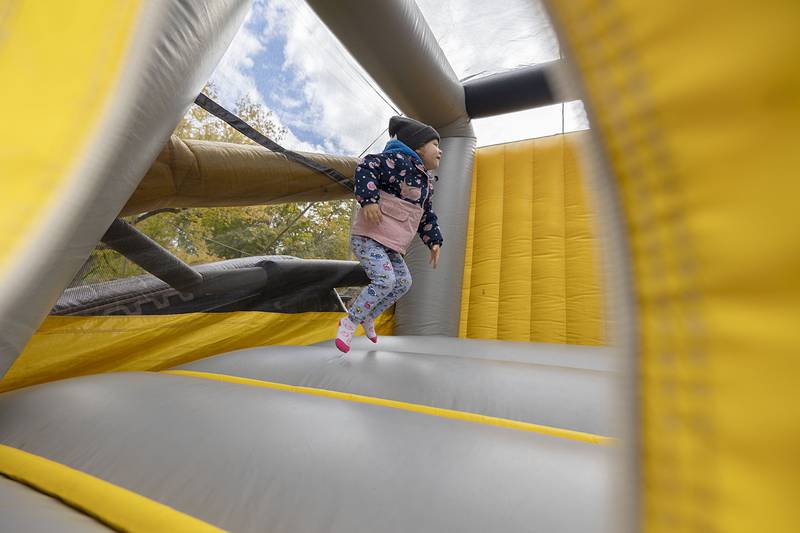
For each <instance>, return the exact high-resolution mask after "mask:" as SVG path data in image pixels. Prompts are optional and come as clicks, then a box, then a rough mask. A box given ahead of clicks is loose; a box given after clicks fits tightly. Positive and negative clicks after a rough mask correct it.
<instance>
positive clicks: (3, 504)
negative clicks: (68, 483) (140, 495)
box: [0, 476, 111, 533]
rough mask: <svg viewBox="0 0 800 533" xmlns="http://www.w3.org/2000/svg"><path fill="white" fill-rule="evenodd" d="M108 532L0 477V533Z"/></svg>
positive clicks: (82, 516)
mask: <svg viewBox="0 0 800 533" xmlns="http://www.w3.org/2000/svg"><path fill="white" fill-rule="evenodd" d="M103 531H105V532H108V531H111V530H110V529H108V528H107V527H105V526H104V525H102V524H101V523H100V522H97V521H95V520H94V519H93V518H90V517H88V516H86V515H84V514H82V513H79V512H78V511H75V510H73V509H72V508H71V507H68V506H66V505H64V504H63V503H61V502H60V501H58V500H56V499H54V498H51V497H50V496H46V495H44V494H41V493H39V492H36V491H35V490H33V489H31V488H29V487H27V486H25V485H22V484H21V483H17V482H16V481H12V480H10V479H8V478H5V477H3V476H0V532H2V533H54V532H58V533H78V532H81V533H82V532H103Z"/></svg>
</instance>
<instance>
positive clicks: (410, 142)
mask: <svg viewBox="0 0 800 533" xmlns="http://www.w3.org/2000/svg"><path fill="white" fill-rule="evenodd" d="M389 135H390V136H392V137H397V140H399V141H400V142H402V143H404V144H405V145H406V146H408V147H409V148H411V149H412V150H416V149H417V148H420V147H422V146H424V145H425V143H427V142H428V141H432V140H434V139H439V132H437V131H436V130H435V129H433V128H432V127H431V126H428V125H427V124H424V123H422V122H420V121H419V120H414V119H413V118H408V117H399V116H394V117H392V118H391V119H389Z"/></svg>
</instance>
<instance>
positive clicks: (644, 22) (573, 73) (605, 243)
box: [0, 0, 800, 532]
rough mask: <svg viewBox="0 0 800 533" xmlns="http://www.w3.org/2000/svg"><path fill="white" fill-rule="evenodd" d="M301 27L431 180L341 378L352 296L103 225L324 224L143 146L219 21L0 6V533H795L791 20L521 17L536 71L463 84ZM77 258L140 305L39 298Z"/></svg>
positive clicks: (421, 37)
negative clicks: (439, 245) (496, 128)
mask: <svg viewBox="0 0 800 533" xmlns="http://www.w3.org/2000/svg"><path fill="white" fill-rule="evenodd" d="M308 4H309V5H310V6H311V8H312V9H313V10H314V11H315V12H316V13H317V14H318V15H319V18H320V19H321V21H322V23H324V24H325V25H326V26H327V27H328V28H330V30H331V31H332V32H333V33H334V34H335V35H336V36H337V38H338V39H339V40H340V42H341V43H342V44H343V45H344V46H345V47H346V48H347V50H349V52H350V53H351V54H352V56H353V57H354V58H355V59H356V60H357V61H358V62H359V64H360V65H361V66H363V68H364V69H365V70H366V71H367V72H368V73H369V75H370V76H371V77H372V78H373V79H374V80H375V81H376V82H377V83H378V84H379V85H380V87H381V88H382V90H383V91H384V92H385V94H386V95H388V96H389V97H390V98H391V100H392V101H393V102H394V103H396V104H397V105H398V106H399V108H400V109H401V110H402V111H403V112H404V113H405V114H407V115H409V116H413V117H415V118H418V119H420V120H423V121H425V122H428V123H431V124H433V125H434V126H435V127H436V128H437V129H438V130H439V131H440V133H441V134H442V146H443V148H444V150H445V152H446V154H447V158H446V159H445V160H444V164H443V167H442V168H441V169H440V171H439V172H440V176H441V178H442V179H441V182H440V183H441V185H440V188H439V190H438V191H437V194H438V198H437V202H438V203H437V212H438V213H439V217H440V219H441V220H442V223H443V230H444V233H445V234H446V235H447V244H446V246H445V247H444V248H443V250H442V252H443V256H442V259H441V264H440V268H441V270H440V271H437V272H435V273H434V272H433V271H431V270H430V268H429V267H428V265H427V263H426V260H425V259H426V258H425V256H424V253H422V252H423V251H424V250H421V249H419V248H412V249H411V250H410V252H409V254H408V256H407V260H408V262H409V264H410V266H411V269H412V271H413V272H414V275H415V277H414V288H413V289H412V291H411V292H410V293H409V295H408V296H407V297H406V298H404V299H403V300H401V302H399V303H398V305H397V308H396V310H395V311H394V314H393V315H392V316H390V317H387V318H386V319H385V320H384V321H383V322H382V324H381V332H382V338H381V340H380V344H379V345H378V347H375V346H373V345H368V344H367V343H365V342H364V339H363V338H359V339H357V340H356V342H355V344H354V349H353V350H352V351H351V353H350V354H348V355H347V356H346V357H342V356H340V355H339V354H338V353H337V352H335V351H334V350H333V348H332V343H331V342H330V340H329V339H330V336H331V335H332V332H333V327H334V325H335V323H336V320H337V318H338V317H339V316H341V315H340V307H339V305H340V301H337V300H338V298H337V293H336V292H335V290H334V289H335V288H336V287H342V286H351V285H358V284H363V283H364V281H365V278H364V274H363V272H362V271H360V269H359V268H358V267H357V266H355V265H354V264H352V263H350V262H335V261H334V262H331V261H316V262H314V261H311V262H306V261H302V260H296V259H292V258H285V257H252V258H243V259H239V260H233V261H229V262H223V263H216V264H209V265H202V266H198V267H196V268H195V267H189V266H188V265H185V264H183V263H182V262H181V261H180V260H178V259H177V258H174V257H172V256H170V255H169V254H166V255H165V252H164V251H163V250H159V249H158V247H157V246H156V247H154V246H153V244H152V242H151V241H150V240H149V238H148V237H146V236H144V235H142V234H140V233H138V232H137V230H136V229H135V228H133V227H131V226H129V225H126V224H124V223H123V222H121V221H119V220H116V219H117V217H118V216H120V215H127V214H137V213H141V212H142V211H145V210H152V209H159V208H165V207H185V206H223V205H247V204H251V203H252V204H255V203H261V204H263V203H281V202H286V201H309V200H314V201H316V200H331V199H340V198H343V197H345V195H346V191H344V192H343V190H342V188H341V187H339V186H338V185H336V184H331V182H329V181H326V179H325V178H324V177H320V175H319V174H318V173H315V172H312V171H309V170H308V169H306V168H304V167H302V166H301V165H298V164H296V163H291V162H289V161H288V160H287V159H286V158H285V157H283V156H282V155H280V154H275V153H270V152H267V151H266V150H263V149H261V148H260V147H250V146H230V145H222V144H215V143H195V142H193V141H183V140H180V139H177V138H171V137H170V133H171V132H172V131H173V129H174V127H175V125H176V124H177V122H178V121H179V119H180V117H181V116H183V114H184V113H185V111H186V110H187V109H188V107H189V106H190V105H191V104H192V102H193V100H194V98H195V97H196V96H197V94H198V93H199V92H200V91H201V89H202V87H203V85H204V83H205V82H206V80H207V79H208V77H209V76H210V74H211V72H212V70H213V68H214V66H215V65H216V64H217V63H218V61H219V60H220V58H221V56H222V54H223V52H224V51H225V49H226V47H227V46H228V45H229V44H230V42H231V40H232V39H233V36H234V34H235V32H236V31H237V28H238V27H239V26H240V25H241V24H242V21H243V20H244V18H245V16H246V14H247V10H248V2H246V1H244V0H219V1H217V2H214V3H202V4H201V3H194V2H188V1H181V0H165V1H152V2H151V1H143V0H142V1H137V0H130V1H127V2H121V3H114V4H109V3H103V2H94V3H93V2H85V3H77V4H74V5H72V4H66V3H63V4H59V3H41V2H39V3H36V2H20V3H13V4H10V5H9V6H6V7H4V8H0V35H2V40H0V74H2V79H3V80H7V81H6V90H7V93H6V98H5V101H6V112H7V116H9V117H10V120H7V121H6V123H7V125H9V124H11V125H13V127H6V128H4V129H3V132H2V133H0V141H2V142H1V143H0V146H2V147H3V148H2V149H0V165H1V166H0V173H2V195H0V205H2V209H0V376H3V377H2V380H0V392H2V393H1V394H0V474H1V475H0V503H2V508H3V510H2V513H1V514H0V530H3V531H95V530H97V531H105V530H109V529H110V530H123V531H218V530H229V531H265V530H266V531H336V532H339V531H342V532H343V531H348V532H350V531H476V532H478V531H481V532H482V531H504V532H505V531H509V532H511V531H564V532H568V531H607V532H625V531H631V532H632V531H648V532H660V531H671V532H673V531H681V532H683V531H685V532H696V531H734V532H736V531H741V532H745V531H759V530H769V531H786V532H789V531H795V530H796V529H797V526H798V523H800V516H798V512H797V510H796V505H795V501H794V500H795V498H794V495H795V494H796V486H797V481H798V475H797V473H798V471H800V464H798V461H799V460H798V454H797V453H796V452H797V447H798V444H800V411H798V409H797V407H795V406H796V404H797V402H796V401H795V396H796V389H797V377H796V375H797V370H798V366H799V365H800V364H799V363H798V358H797V346H798V345H799V344H800V334H799V333H798V327H797V325H798V324H800V311H798V310H799V309H800V305H799V304H800V277H799V276H798V275H797V273H798V271H800V244H799V243H800V224H798V223H797V215H796V202H797V198H798V197H800V185H798V183H800V182H798V180H797V179H796V178H795V175H796V170H795V169H797V168H798V167H800V155H798V151H797V150H796V145H797V141H798V135H797V133H796V125H797V123H798V120H799V119H800V98H798V92H797V88H798V87H800V73H799V72H800V71H798V69H797V68H795V66H794V64H793V63H792V58H793V57H794V56H795V55H796V52H797V51H798V50H799V49H800V34H798V33H797V31H796V26H797V21H798V20H800V7H798V4H797V3H796V2H775V3H773V4H771V5H770V6H762V5H757V4H755V3H750V4H746V5H745V4H742V5H735V6H730V5H727V4H726V6H724V9H722V8H720V6H717V5H715V4H714V3H706V4H697V3H696V2H694V3H689V2H686V1H684V0H679V1H676V2H670V3H664V4H663V5H654V4H653V3H651V2H643V1H637V0H612V1H609V2H605V3H603V4H601V5H598V4H597V3H595V2H584V1H574V0H570V1H564V0H548V1H547V2H546V6H547V8H548V12H549V14H550V17H551V18H552V21H553V24H554V26H555V27H556V30H557V33H558V36H559V39H560V43H561V46H562V48H563V49H564V51H565V54H564V55H565V59H563V60H560V61H557V62H553V63H550V64H545V65H540V66H537V67H535V68H525V69H520V70H518V71H512V72H509V73H504V74H501V75H497V76H491V77H487V78H483V79H479V80H473V81H469V82H466V83H462V82H461V81H459V80H458V78H457V77H456V75H455V73H454V72H453V69H452V68H451V67H450V65H449V63H448V60H447V58H446V57H445V55H444V53H443V52H442V50H441V48H440V46H439V43H438V42H437V40H436V38H435V37H434V35H433V32H432V31H431V30H430V28H429V27H428V25H427V23H426V21H425V18H424V17H423V16H422V14H421V12H420V10H419V8H418V6H417V5H416V3H415V2H413V1H412V0H397V1H393V2H379V3H376V2H366V1H364V0H343V1H340V2H326V1H322V0H309V1H308ZM709 21H713V22H709ZM31 36H35V38H33V39H32V38H31ZM393 59H394V60H397V62H402V63H403V65H404V68H405V69H406V70H398V69H387V68H386V64H387V63H386V62H387V60H390V61H391V60H393ZM576 95H577V96H579V97H580V98H581V99H582V100H583V101H584V103H585V106H586V108H587V110H588V113H589V116H590V119H591V124H592V129H591V130H590V131H588V132H580V133H572V134H562V135H558V136H554V137H549V138H541V139H533V140H529V141H521V142H515V143H509V144H505V145H499V146H492V147H484V148H480V149H476V137H475V133H474V130H473V128H472V124H471V120H472V119H473V118H477V117H483V116H492V115H498V114H501V113H506V112H509V111H513V110H518V109H525V108H530V107H535V106H540V105H545V104H549V103H553V102H561V101H564V100H565V99H572V98H575V97H576ZM11 103H13V105H11ZM43 123H47V124H48V127H47V128H46V129H45V128H42V127H41V126H40V125H41V124H43ZM304 156H305V157H306V158H307V159H308V160H311V161H313V162H314V163H315V164H317V165H322V166H324V167H326V168H332V169H335V170H336V171H337V172H339V173H341V174H348V173H351V172H352V169H353V168H354V165H355V163H356V161H355V159H354V158H347V157H334V156H330V155H326V154H304ZM512 185H513V188H512ZM101 240H102V241H103V242H104V243H105V245H106V246H108V247H111V248H114V249H119V250H121V251H123V252H125V253H129V254H131V257H134V258H135V261H136V262H137V263H139V264H141V265H143V266H144V265H148V266H150V267H152V270H151V272H152V273H153V274H154V275H145V276H138V277H135V278H130V279H125V280H120V281H118V282H110V283H105V284H95V285H86V286H80V287H72V288H69V289H67V287H68V286H69V284H70V280H71V279H73V277H74V276H75V274H76V273H77V272H78V271H79V270H80V269H81V267H82V265H83V264H84V262H85V261H86V259H87V257H89V254H90V253H92V250H93V249H94V247H95V246H96V245H97V244H98V242H100V241H101ZM131 243H134V245H131ZM136 247H138V248H136ZM159 265H161V266H159ZM163 265H167V267H163ZM162 267H163V268H162ZM444 272H446V273H447V275H442V274H443V273H444ZM65 289H67V290H65ZM243 301H246V302H247V306H243V304H242V303H241V302H243ZM132 308H135V309H136V313H133V312H131V311H130V310H131V309H132ZM210 309H213V310H214V311H215V312H208V313H204V312H199V311H201V310H210ZM384 334H386V335H384Z"/></svg>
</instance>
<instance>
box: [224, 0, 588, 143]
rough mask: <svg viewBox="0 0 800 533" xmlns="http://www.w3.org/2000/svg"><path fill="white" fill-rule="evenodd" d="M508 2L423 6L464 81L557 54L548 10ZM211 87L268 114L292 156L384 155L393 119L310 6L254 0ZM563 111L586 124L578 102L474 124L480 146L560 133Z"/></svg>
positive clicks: (443, 1)
mask: <svg viewBox="0 0 800 533" xmlns="http://www.w3.org/2000/svg"><path fill="white" fill-rule="evenodd" d="M504 2H505V3H504V10H503V11H502V13H497V11H498V10H497V9H496V8H492V7H491V5H490V4H491V3H490V2H485V1H479V0H418V5H419V6H420V9H421V11H422V12H423V15H424V16H425V18H426V20H427V21H428V24H429V25H430V27H431V29H432V30H433V32H434V34H435V35H436V37H437V39H438V40H439V44H440V46H441V47H442V49H443V50H444V52H445V54H446V55H447V57H448V60H449V61H450V63H451V65H452V67H453V69H454V71H455V72H456V74H457V75H458V76H459V78H460V79H464V78H467V77H470V76H474V75H483V74H488V73H492V72H498V71H502V70H507V69H511V68H516V67H520V66H525V65H532V64H537V63H541V62H544V61H551V60H553V59H557V58H558V53H559V51H558V44H557V42H556V39H555V35H554V33H553V31H552V29H551V28H550V25H549V22H548V21H547V18H546V15H545V14H544V12H543V10H542V9H541V8H537V7H536V6H537V4H536V3H532V2H531V1H530V0H504ZM532 5H533V6H534V7H533V8H532V7H531V6H532ZM211 81H212V82H213V83H214V84H215V85H216V86H217V88H218V90H219V93H220V100H221V103H222V104H223V105H225V106H226V107H230V106H232V105H233V103H234V102H235V101H236V100H237V99H238V98H239V97H240V96H242V95H244V94H247V95H249V96H250V97H251V98H252V99H254V100H255V101H257V102H259V103H260V104H262V105H263V106H264V107H266V108H267V109H269V110H270V111H272V112H273V114H274V116H275V117H276V119H277V122H279V123H280V124H281V125H282V126H284V127H286V128H287V130H288V131H289V134H288V136H287V138H286V139H284V140H283V144H284V145H285V146H286V147H287V148H290V149H294V150H305V151H313V152H326V153H338V154H348V155H359V154H361V153H362V152H363V151H365V150H367V151H368V152H374V151H380V149H381V148H382V145H383V143H384V142H385V141H386V139H387V138H388V136H387V135H386V134H385V132H384V130H385V129H386V126H387V124H388V120H389V117H391V116H392V115H394V114H396V113H397V112H396V110H395V109H394V108H393V106H391V103H390V102H387V101H386V100H388V98H387V97H386V96H385V95H383V94H382V93H381V91H380V89H379V88H377V87H375V86H374V84H373V82H372V81H371V80H370V79H369V77H368V76H367V75H366V74H365V73H364V71H363V70H362V69H361V68H360V67H359V66H358V64H356V62H355V61H354V60H353V59H352V57H350V55H349V53H348V52H347V51H346V50H344V48H343V47H342V46H341V45H340V44H339V42H338V41H337V40H336V38H335V37H334V36H333V35H332V34H331V33H330V31H328V29H327V28H326V27H325V26H324V25H323V24H322V23H321V22H320V21H319V18H318V17H317V16H316V14H315V13H314V12H313V11H312V10H311V9H310V8H309V7H308V6H307V5H306V3H305V1H304V0H255V1H254V2H253V7H252V9H251V11H250V13H249V15H248V17H247V19H246V22H245V24H244V25H243V26H242V28H241V29H240V31H239V33H238V34H237V35H236V37H235V39H234V41H233V43H232V44H231V46H230V48H229V49H228V51H227V53H226V54H225V56H224V57H223V59H222V61H221V62H220V65H219V66H218V67H217V69H216V70H215V72H214V74H213V75H212V77H211ZM562 107H563V108H564V109H563V112H564V116H563V122H564V123H565V126H566V131H571V130H574V129H582V128H585V127H586V119H585V116H584V114H583V110H582V106H581V105H580V102H574V103H571V104H567V105H566V106H561V105H556V106H549V107H546V108H540V109H534V110H529V111H523V112H520V113H514V114H510V115H505V116H501V117H494V118H489V119H480V120H476V121H474V122H473V124H474V126H475V131H476V134H477V137H478V144H479V145H480V146H484V145H489V144H496V143H499V142H507V141H512V140H518V139H526V138H531V137H539V136H543V135H552V134H555V133H560V132H561V131H562ZM376 139H377V140H376ZM373 141H374V142H373Z"/></svg>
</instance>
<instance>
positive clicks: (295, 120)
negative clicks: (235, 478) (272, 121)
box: [265, 0, 394, 154]
mask: <svg viewBox="0 0 800 533" xmlns="http://www.w3.org/2000/svg"><path fill="white" fill-rule="evenodd" d="M265 16H266V21H267V25H266V28H265V36H267V37H272V38H275V37H280V38H284V39H286V47H285V49H284V55H285V62H284V69H286V70H287V71H289V72H291V73H292V74H293V75H294V77H295V79H296V80H297V81H298V84H299V85H300V86H301V87H302V88H301V91H302V96H303V100H304V103H305V104H306V105H305V106H292V107H291V108H288V109H286V110H284V115H285V117H284V120H285V122H286V123H287V125H289V127H292V128H302V129H305V130H310V131H314V132H315V133H317V134H318V135H320V136H322V137H324V138H325V139H326V140H327V142H326V145H327V146H329V147H330V149H331V151H334V152H342V153H348V154H358V153H360V152H361V151H362V150H363V149H364V148H366V145H367V144H369V143H370V142H371V141H372V140H373V139H374V138H375V136H377V135H378V134H379V133H380V132H381V131H382V130H383V129H384V128H386V126H387V125H388V121H389V117H390V116H391V115H393V114H394V111H393V110H392V108H390V107H389V106H388V105H387V104H386V103H385V102H384V101H383V100H382V99H381V96H379V95H378V94H376V90H375V88H374V82H371V80H369V79H368V76H367V74H366V73H365V72H364V71H363V69H361V67H360V66H359V65H358V64H357V63H356V62H355V61H354V60H353V59H352V57H351V56H350V55H349V53H348V52H347V51H346V50H345V49H344V47H343V46H342V45H341V44H340V43H339V41H338V40H337V39H336V38H335V37H334V36H333V34H332V33H331V32H330V31H329V30H328V29H327V28H326V27H325V26H324V25H323V24H322V23H321V22H320V20H319V18H318V17H317V15H316V14H315V13H314V12H313V11H312V10H311V9H310V8H309V7H308V6H307V5H306V3H305V2H301V1H297V0H272V1H270V2H269V4H268V6H267V9H266V10H265Z"/></svg>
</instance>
